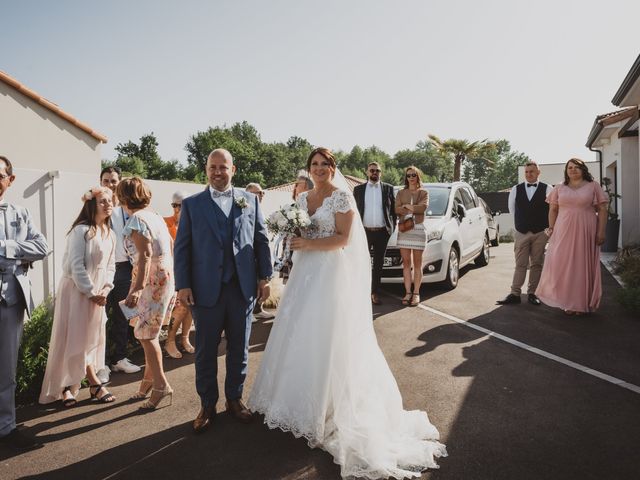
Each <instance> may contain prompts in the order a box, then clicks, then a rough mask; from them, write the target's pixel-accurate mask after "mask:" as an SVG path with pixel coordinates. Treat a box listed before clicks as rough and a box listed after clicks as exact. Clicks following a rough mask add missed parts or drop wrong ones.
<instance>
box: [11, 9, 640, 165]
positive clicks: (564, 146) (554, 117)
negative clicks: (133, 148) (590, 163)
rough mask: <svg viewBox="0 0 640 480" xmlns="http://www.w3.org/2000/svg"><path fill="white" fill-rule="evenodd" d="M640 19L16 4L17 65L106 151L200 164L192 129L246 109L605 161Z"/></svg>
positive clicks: (291, 119) (346, 133)
mask: <svg viewBox="0 0 640 480" xmlns="http://www.w3.org/2000/svg"><path fill="white" fill-rule="evenodd" d="M639 18H640V1H637V0H626V1H621V0H609V1H608V2H603V1H602V0H600V1H592V0H582V1H573V0H567V1H565V0H555V1H550V0H537V1H535V2H532V1H530V0H482V1H477V0H466V1H462V0H448V1H432V0H422V1H419V0H395V1H391V0H389V1H382V0H342V1H340V0H323V1H322V2H319V1H307V0H273V1H259V0H252V1H249V0H246V1H245V0H233V1H213V0H209V1H201V0H197V1H196V0H182V1H180V2H177V1H173V2H172V1H169V0H164V1H155V0H154V1H149V0H136V1H131V0H127V1H121V0H110V1H108V2H98V1H89V0H77V1H67V0H57V1H55V2H50V1H45V0H41V1H33V0H24V1H20V2H18V1H13V0H0V19H2V25H3V27H2V38H3V40H2V42H0V70H2V71H4V72H6V73H8V74H9V75H11V76H13V77H14V78H16V79H18V80H19V81H20V82H22V83H23V84H25V85H26V86H28V87H29V88H31V89H32V90H35V91H36V92H38V93H39V94H40V95H42V96H44V97H45V98H47V99H49V100H51V101H53V102H54V103H56V104H58V105H59V106H60V107H61V108H62V109H63V110H65V111H66V112H68V113H70V114H72V115H73V116H75V117H76V118H78V119H79V120H80V121H82V122H84V123H87V124H88V125H90V126H91V127H92V128H93V129H95V130H96V131H98V132H100V133H102V134H104V135H105V136H106V137H107V138H108V139H109V142H108V143H107V144H106V145H103V146H102V157H103V158H105V159H115V151H114V147H115V146H116V145H117V144H118V143H121V142H126V141H128V140H133V141H137V140H138V139H139V138H140V137H141V136H142V135H145V134H147V133H149V132H153V133H155V135H156V136H157V138H158V141H159V152H160V154H161V156H162V157H163V159H165V160H170V159H177V160H179V161H181V162H184V161H185V160H186V157H187V153H186V152H185V150H184V146H185V144H186V143H187V141H188V140H189V137H190V136H191V135H193V134H195V133H197V132H199V131H204V130H206V129H207V128H209V127H213V126H222V125H225V124H226V125H232V124H233V123H235V122H239V121H243V120H246V121H247V122H249V123H250V124H252V125H253V126H254V127H256V129H257V130H258V132H259V133H260V134H261V137H262V139H263V141H267V142H276V141H280V142H284V141H286V140H287V139H288V138H289V137H291V136H294V135H295V136H299V137H304V138H306V139H307V140H309V141H310V142H311V143H312V144H313V145H315V146H327V147H330V148H332V149H341V150H345V151H349V150H351V148H352V147H353V146H354V145H360V146H362V147H367V146H371V145H376V146H378V147H380V148H382V149H383V150H385V151H386V152H388V153H390V154H393V153H395V152H396V151H398V150H401V149H405V148H413V147H414V146H415V144H416V143H417V142H418V141H420V140H424V139H426V137H427V134H429V133H433V134H436V135H438V136H439V137H440V138H466V139H468V140H482V139H485V138H488V139H492V140H493V139H503V138H504V139H507V140H508V141H510V142H511V145H512V148H513V149H515V150H517V151H519V152H523V153H525V154H527V155H529V156H530V157H531V158H532V159H534V160H537V161H539V162H541V163H550V162H551V163H556V162H565V161H566V160H568V159H569V158H571V157H574V156H577V157H580V158H583V159H585V160H595V154H594V153H592V152H590V151H589V150H587V149H586V147H585V146H584V145H585V143H586V139H587V137H588V134H589V131H590V129H591V126H592V125H593V122H594V119H595V117H596V115H598V114H602V113H606V112H610V111H614V110H616V109H617V107H615V106H613V105H612V104H611V99H612V98H613V96H614V94H615V93H616V91H617V89H618V88H619V86H620V84H621V83H622V80H623V79H624V77H625V75H626V74H627V72H628V71H629V69H630V68H631V65H632V64H633V62H634V61H635V59H636V58H637V56H638V54H639V53H640V35H639V34H638V29H637V22H638V19H639ZM35 141H37V139H35ZM232 153H233V152H232Z"/></svg>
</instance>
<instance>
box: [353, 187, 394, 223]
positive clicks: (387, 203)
mask: <svg viewBox="0 0 640 480" xmlns="http://www.w3.org/2000/svg"><path fill="white" fill-rule="evenodd" d="M367 183H368V182H366V183H363V184H362V185H358V186H356V187H355V188H354V189H353V197H354V198H355V199H356V206H357V207H358V211H359V212H360V218H364V198H365V192H366V190H367ZM380 185H381V186H382V214H383V216H384V223H385V225H386V226H387V233H388V234H389V235H391V234H392V233H393V229H394V228H395V226H396V219H397V217H396V211H395V209H394V199H393V186H392V185H389V184H388V183H384V182H380Z"/></svg>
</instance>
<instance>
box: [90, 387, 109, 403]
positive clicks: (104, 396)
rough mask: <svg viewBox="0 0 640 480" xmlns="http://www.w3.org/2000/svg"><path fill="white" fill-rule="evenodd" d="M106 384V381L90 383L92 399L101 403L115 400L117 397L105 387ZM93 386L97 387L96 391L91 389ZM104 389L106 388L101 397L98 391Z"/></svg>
mask: <svg viewBox="0 0 640 480" xmlns="http://www.w3.org/2000/svg"><path fill="white" fill-rule="evenodd" d="M104 385H105V384H104V383H101V384H99V385H89V394H90V395H91V400H93V401H95V402H99V403H111V402H114V401H115V399H116V397H114V396H113V394H112V393H111V392H109V390H107V389H106V388H104ZM92 388H95V389H96V391H95V392H92V391H91V389H92ZM103 390H104V393H103V394H102V396H100V397H99V396H98V393H100V392H101V391H103Z"/></svg>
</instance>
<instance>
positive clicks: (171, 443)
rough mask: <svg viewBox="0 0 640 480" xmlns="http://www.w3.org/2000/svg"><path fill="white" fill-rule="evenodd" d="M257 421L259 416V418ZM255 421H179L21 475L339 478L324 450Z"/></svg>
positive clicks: (239, 479)
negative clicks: (199, 427)
mask: <svg viewBox="0 0 640 480" xmlns="http://www.w3.org/2000/svg"><path fill="white" fill-rule="evenodd" d="M260 420H261V419H260ZM260 420H256V421H255V422H254V423H253V424H251V425H240V424H238V423H237V422H235V421H234V420H232V419H231V418H229V417H228V416H227V415H226V414H219V415H218V417H217V419H216V422H215V424H214V426H213V427H212V428H211V429H210V431H208V432H205V433H204V434H201V435H198V436H196V435H194V434H193V433H192V431H191V425H190V422H189V423H184V424H181V425H177V426H174V427H172V428H169V429H166V430H162V431H159V432H157V433H155V434H153V435H149V436H146V437H143V438H140V439H138V440H135V441H133V442H129V443H126V444H123V445H119V446H117V447H114V448H110V449H108V450H105V451H103V452H101V453H99V454H97V455H94V456H92V457H90V458H87V459H85V460H82V461H79V462H76V463H73V464H70V465H68V466H65V467H63V468H60V469H57V470H52V471H49V472H44V473H40V474H38V475H34V476H29V477H22V478H24V479H36V478H37V479H48V480H53V479H65V480H68V479H72V478H82V479H107V478H109V479H128V478H131V479H135V478H138V479H139V478H169V477H171V478H176V479H180V478H189V479H198V478H207V479H216V480H219V479H222V480H226V479H229V480H231V479H233V480H244V479H246V480H249V479H251V480H254V479H270V478H278V479H287V480H294V479H304V478H308V477H309V476H310V475H312V476H313V478H339V467H338V466H337V465H335V464H334V463H333V460H332V458H331V456H329V455H328V454H327V453H325V452H323V451H321V450H318V449H314V450H311V449H310V448H309V447H308V446H307V443H306V441H305V440H304V439H296V438H294V437H293V436H292V435H291V434H289V433H284V432H281V431H272V430H269V429H268V428H267V427H266V426H265V425H264V424H262V423H261V422H260Z"/></svg>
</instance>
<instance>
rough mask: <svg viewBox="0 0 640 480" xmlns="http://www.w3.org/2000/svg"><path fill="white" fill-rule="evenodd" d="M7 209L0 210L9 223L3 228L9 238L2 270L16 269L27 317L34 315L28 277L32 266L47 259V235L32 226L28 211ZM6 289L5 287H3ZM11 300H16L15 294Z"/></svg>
mask: <svg viewBox="0 0 640 480" xmlns="http://www.w3.org/2000/svg"><path fill="white" fill-rule="evenodd" d="M6 208H7V209H6V211H5V212H2V211H0V215H5V218H6V221H7V223H6V224H5V226H4V229H5V237H6V239H5V240H3V241H2V243H1V245H0V270H1V271H5V270H7V269H8V270H10V271H13V270H14V269H15V271H14V272H13V275H14V277H15V279H16V281H17V282H18V284H19V285H20V289H21V290H22V294H23V295H24V299H25V303H26V307H27V314H28V315H31V311H32V310H33V298H32V297H31V282H30V281H29V277H28V276H27V273H28V271H29V264H30V263H31V262H35V261H37V260H42V259H43V258H44V257H46V256H47V253H48V250H49V247H48V246H47V241H46V239H45V238H44V236H43V235H42V234H41V233H40V232H39V231H38V230H37V229H36V228H35V226H34V225H33V221H32V220H31V215H30V214H29V211H28V210H27V209H26V208H24V207H21V206H20V205H12V204H8V205H7V207H6ZM18 264H19V267H18V266H17V265H18ZM3 278H4V275H3V276H1V277H0V283H2V282H3V280H2V279H3ZM7 286H10V285H7ZM7 286H4V285H3V286H2V287H0V288H6V287H7ZM11 297H12V298H15V296H14V295H12V296H11Z"/></svg>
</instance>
